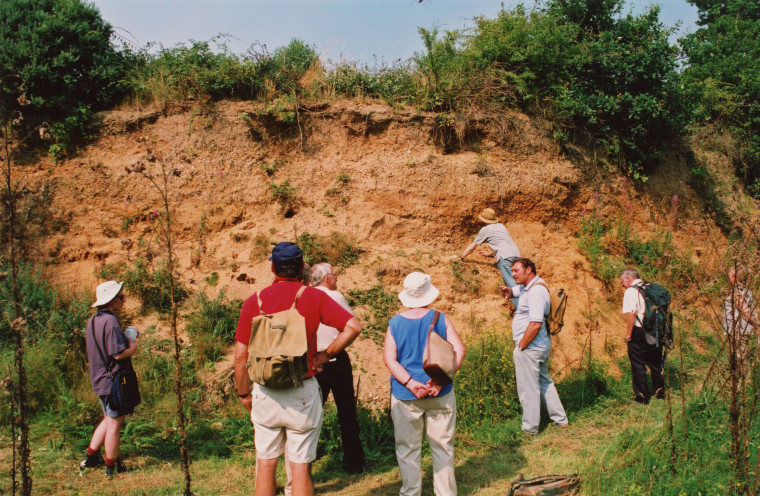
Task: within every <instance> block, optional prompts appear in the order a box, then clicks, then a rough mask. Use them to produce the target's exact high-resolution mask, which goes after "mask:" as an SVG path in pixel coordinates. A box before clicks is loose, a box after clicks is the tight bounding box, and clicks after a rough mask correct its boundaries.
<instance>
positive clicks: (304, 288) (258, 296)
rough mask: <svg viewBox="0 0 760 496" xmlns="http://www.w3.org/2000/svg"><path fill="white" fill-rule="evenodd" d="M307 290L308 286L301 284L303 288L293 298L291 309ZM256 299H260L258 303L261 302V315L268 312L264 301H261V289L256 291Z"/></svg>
mask: <svg viewBox="0 0 760 496" xmlns="http://www.w3.org/2000/svg"><path fill="white" fill-rule="evenodd" d="M305 290H306V286H301V288H300V289H299V290H298V292H297V293H296V298H295V299H294V300H293V304H292V305H291V306H290V308H291V309H293V308H295V307H296V303H298V298H300V297H301V295H302V294H303V292H304V291H305ZM256 299H257V300H258V304H259V315H266V313H264V303H263V302H262V301H261V291H259V292H258V293H256Z"/></svg>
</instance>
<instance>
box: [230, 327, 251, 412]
mask: <svg viewBox="0 0 760 496" xmlns="http://www.w3.org/2000/svg"><path fill="white" fill-rule="evenodd" d="M247 361H248V345H245V344H243V343H241V342H240V341H235V361H234V362H233V363H234V373H235V387H236V389H237V394H238V398H240V403H242V404H243V406H244V407H245V409H246V410H248V411H249V412H250V411H251V400H252V397H251V390H250V386H249V385H248V371H247V370H246V368H245V363H246V362H247ZM241 395H245V396H241Z"/></svg>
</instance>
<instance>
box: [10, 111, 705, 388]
mask: <svg viewBox="0 0 760 496" xmlns="http://www.w3.org/2000/svg"><path fill="white" fill-rule="evenodd" d="M307 107H308V106H307ZM262 109H263V107H262V106H261V105H260V104H253V103H250V102H225V103H219V104H217V105H215V106H214V107H213V108H203V109H201V108H200V107H197V106H193V105H190V104H188V105H187V106H182V105H173V106H170V107H165V108H162V109H129V110H123V111H112V112H109V113H104V114H101V115H99V116H98V126H99V130H100V137H99V138H98V139H97V140H96V141H94V142H93V143H92V144H91V145H90V146H88V147H87V149H86V150H83V151H82V152H81V154H80V155H79V156H78V157H75V158H72V159H70V160H66V161H64V162H63V163H61V164H58V165H54V164H52V163H50V162H49V161H47V160H43V161H41V162H39V163H38V164H35V165H34V166H28V165H27V166H25V168H24V171H23V172H24V174H25V178H26V179H25V180H26V181H28V182H29V184H30V185H32V189H34V188H40V187H42V185H43V184H47V185H48V187H49V188H50V190H51V191H52V192H53V200H52V209H51V212H52V215H53V216H54V217H55V218H56V219H57V222H58V224H60V225H61V226H63V227H61V228H59V232H58V233H57V234H53V235H51V236H50V237H48V238H45V239H43V240H42V241H41V242H40V243H38V245H37V246H36V249H37V250H38V251H37V253H36V257H37V258H39V259H41V260H42V261H45V262H47V263H48V265H47V268H46V270H47V271H48V272H49V274H50V275H52V276H53V277H54V279H55V280H57V281H59V282H60V283H64V284H67V285H68V286H70V287H72V288H73V289H76V290H82V289H87V288H94V286H95V285H96V284H97V283H98V282H99V279H98V273H99V269H100V268H101V267H102V265H103V264H105V263H108V264H118V263H123V262H126V263H131V262H132V261H133V260H134V259H135V258H136V257H138V256H139V255H140V254H141V253H142V252H143V250H144V248H143V246H144V243H146V242H148V243H150V244H151V245H152V246H153V249H154V250H157V251H158V252H160V251H161V249H162V247H161V244H160V242H157V241H156V238H157V234H158V225H157V223H156V218H157V216H159V215H160V212H161V211H162V203H161V198H160V196H159V194H158V191H157V189H156V188H155V187H154V185H153V184H151V181H150V180H149V178H148V177H146V175H147V176H150V177H152V178H153V179H154V180H156V181H158V183H159V184H163V183H162V178H161V168H162V166H163V167H164V168H165V170H166V171H167V176H168V182H167V184H168V191H169V195H168V196H169V201H170V205H171V207H172V209H173V213H174V220H175V229H176V232H177V233H178V246H177V249H178V253H179V261H180V266H181V269H180V270H181V274H182V278H183V280H184V281H185V283H186V284H187V285H188V286H189V287H190V288H191V289H192V290H193V291H195V292H200V291H206V292H207V293H208V294H210V295H215V294H216V292H218V291H219V289H220V288H222V287H226V288H227V289H226V294H227V296H228V297H234V298H240V299H244V298H247V297H248V296H249V295H251V293H252V292H253V291H255V290H256V289H257V288H260V287H262V286H264V285H266V284H268V282H269V281H270V280H271V277H272V274H271V272H270V269H269V263H268V262H267V261H266V255H265V252H266V246H267V245H266V243H267V242H276V241H281V240H293V239H294V237H296V236H298V235H299V234H301V233H304V232H307V233H311V234H322V235H326V234H329V233H331V232H333V231H336V232H340V233H343V234H346V235H349V236H351V237H352V238H353V239H355V240H356V242H357V243H358V245H359V246H360V247H361V248H362V249H363V250H364V253H363V254H362V255H361V257H360V259H359V262H358V263H357V264H355V265H353V266H351V267H349V268H348V269H347V270H345V272H344V274H343V275H342V276H341V279H340V281H339V284H340V287H341V288H340V289H342V290H344V291H346V290H349V289H354V288H358V289H367V288H370V287H372V286H375V285H377V284H378V283H379V282H382V283H383V284H385V285H386V287H387V288H388V289H389V290H390V291H398V290H399V289H400V285H401V281H402V280H403V277H404V276H405V275H406V274H407V273H408V272H409V271H412V270H423V271H425V272H428V273H430V274H431V275H432V277H433V281H434V283H435V284H436V285H437V286H438V287H439V288H440V289H441V297H440V300H439V303H438V306H439V307H440V308H441V309H442V310H444V311H446V312H448V313H449V314H450V315H451V316H452V318H453V321H454V323H455V325H456V326H457V327H458V328H459V329H460V331H461V332H463V333H464V334H468V333H472V332H473V330H474V329H476V328H477V329H483V328H488V327H494V328H497V329H500V330H502V331H503V332H509V329H510V321H511V319H510V318H509V308H508V306H507V305H505V304H504V303H503V300H502V299H501V298H500V296H499V291H498V286H499V284H500V277H499V274H498V271H497V270H496V268H495V267H493V265H492V263H491V262H492V259H490V258H486V257H483V256H481V255H478V254H477V253H475V254H474V255H471V256H470V257H469V259H468V261H467V262H466V263H465V264H464V265H462V266H461V267H454V266H452V262H451V260H450V259H449V256H450V255H451V254H455V253H460V252H461V250H462V249H463V248H464V246H466V245H467V244H468V243H469V242H470V240H471V239H472V236H474V234H475V233H476V232H477V230H478V228H479V227H480V223H479V222H478V221H477V220H476V218H475V214H476V213H478V212H479V211H480V210H481V209H482V208H485V207H492V208H494V209H495V210H496V211H497V213H498V215H499V216H500V217H501V218H502V219H503V220H504V221H505V224H506V225H507V227H508V229H509V231H510V233H511V234H512V236H513V238H514V239H515V241H516V242H517V244H518V246H519V247H520V249H521V251H522V253H523V255H524V256H528V257H530V258H532V259H534V260H535V261H536V264H537V266H538V269H539V273H540V274H541V275H542V276H543V277H544V278H545V279H546V280H547V281H548V282H549V284H550V286H552V287H554V288H566V289H570V290H571V291H572V293H571V300H570V306H569V308H568V311H567V315H566V326H565V330H564V331H563V333H562V334H560V335H559V336H558V337H557V339H556V340H555V352H554V360H553V368H554V369H555V372H556V373H559V374H561V373H563V372H564V371H567V370H569V369H570V368H571V367H574V366H577V365H578V364H579V363H580V360H581V358H582V355H583V349H584V347H585V346H586V343H587V342H588V340H589V339H591V341H592V343H593V346H594V347H595V348H596V349H597V350H599V349H602V348H606V349H607V350H608V351H609V350H610V349H613V350H615V349H616V348H615V345H610V344H609V343H608V342H615V343H617V342H618V341H621V340H620V336H621V332H622V325H623V321H622V318H621V317H620V316H619V315H618V314H617V313H616V312H609V311H608V310H609V309H610V308H611V304H610V303H609V302H607V301H606V299H605V298H603V297H602V293H601V285H600V282H599V281H598V280H596V279H595V278H594V277H593V276H592V275H591V272H590V269H589V264H588V262H587V261H586V259H585V258H584V257H583V256H582V255H581V254H580V252H579V251H578V248H577V243H576V239H575V234H576V232H577V230H578V228H579V226H580V219H581V216H582V215H583V213H584V212H586V213H588V212H591V211H599V212H604V213H606V214H610V213H612V212H620V214H621V215H625V216H627V217H628V218H629V219H630V220H631V221H632V222H633V223H634V224H635V225H642V226H648V227H649V228H650V230H651V228H652V226H655V225H657V224H658V223H662V224H663V225H664V226H665V227H667V222H668V217H667V216H668V209H669V208H670V205H671V204H670V198H671V195H673V194H678V195H679V198H680V202H681V203H680V204H681V205H682V207H681V210H682V212H690V211H699V208H688V207H687V208H684V207H683V206H688V205H691V204H696V203H697V200H696V199H695V198H694V195H693V194H692V193H691V191H690V190H689V189H688V188H687V187H686V186H685V185H684V183H683V181H682V180H681V179H680V178H679V177H678V174H679V172H678V170H679V169H678V167H679V166H678V164H677V162H675V161H674V163H673V164H671V165H672V167H671V168H670V170H671V172H670V173H669V174H670V176H662V177H660V178H654V180H653V181H651V182H650V186H649V193H648V194H646V195H642V194H641V193H634V192H633V191H632V188H631V187H630V184H628V183H627V182H626V181H625V180H621V179H620V178H618V177H615V176H611V175H609V174H608V175H603V174H601V173H600V172H598V171H595V170H593V169H590V168H589V167H587V166H583V165H582V164H583V162H584V160H583V159H582V158H580V159H577V160H576V162H577V163H579V164H581V165H574V164H573V163H571V162H570V161H569V160H567V159H566V158H563V157H562V156H561V155H560V154H559V153H558V150H557V149H556V147H555V145H554V144H553V142H552V140H551V139H549V138H547V136H550V133H549V132H548V131H546V130H543V129H542V128H541V126H540V125H539V124H537V123H535V122H531V120H530V119H528V118H527V117H525V116H523V115H519V114H514V115H505V116H504V118H503V120H502V125H501V126H500V127H499V126H493V125H489V124H486V123H480V122H478V121H477V120H474V121H471V122H470V123H469V124H468V126H469V127H468V129H466V130H461V129H459V131H460V132H459V134H457V132H456V131H457V128H456V126H449V127H445V126H444V127H442V126H441V124H440V122H438V121H436V118H435V116H434V115H427V114H421V113H418V112H414V111H407V110H398V109H394V108H391V107H388V106H386V105H384V104H378V103H358V102H338V103H336V104H334V105H331V106H325V105H314V106H313V107H310V108H304V109H302V111H301V112H300V113H299V115H298V116H297V119H296V121H295V123H293V124H289V123H288V122H286V121H284V120H283V119H282V118H281V117H282V116H276V115H275V116H272V115H269V114H265V113H264V112H263V111H262ZM459 136H461V137H462V140H460V139H459ZM445 152H446V153H445ZM673 160H674V159H673ZM262 164H263V165H262ZM285 181H288V183H287V184H288V185H289V186H291V187H292V188H293V190H290V191H291V192H292V193H293V194H294V196H293V197H292V198H291V199H290V200H291V201H290V202H289V204H287V205H285V206H283V205H282V203H281V202H277V201H275V198H273V196H272V191H273V190H272V187H273V186H272V185H276V186H280V187H281V189H280V191H288V189H287V188H284V189H283V188H282V186H283V184H284V183H285ZM679 215H680V217H679V226H680V227H679V232H677V233H676V239H677V241H678V240H679V239H681V238H682V239H690V240H691V242H692V243H696V244H697V245H699V243H700V242H702V241H700V235H699V233H698V232H697V231H696V228H692V227H694V226H696V224H697V221H696V217H695V218H694V219H692V218H690V217H689V214H688V213H681V214H679ZM692 224H693V225H692ZM262 243H263V246H264V247H265V248H264V249H262V248H261V246H262ZM697 253H699V252H698V251H697ZM213 273H217V274H218V276H219V278H218V280H219V282H218V284H216V285H214V286H210V285H209V283H208V282H207V278H209V277H210V276H211V275H212V274H213ZM191 301H192V300H191ZM189 305H192V303H189ZM128 309H129V310H131V312H132V314H131V315H130V318H131V319H133V321H134V322H136V324H137V325H138V327H143V328H144V327H145V326H147V325H150V324H157V331H156V332H165V331H166V329H167V327H168V326H167V324H166V323H164V322H161V321H160V320H159V319H158V317H157V316H155V315H148V316H144V315H139V314H138V312H137V310H138V304H137V302H136V301H135V300H134V299H130V303H129V306H128ZM187 309H188V308H186V310H187ZM600 309H604V310H605V311H604V312H600ZM584 313H585V315H586V317H584ZM592 315H593V316H594V317H593V321H594V322H593V323H592V320H591V319H589V318H587V317H588V316H592ZM621 343H622V341H621ZM617 350H618V351H617V352H616V353H618V354H620V353H623V347H622V346H621V345H618V347H617ZM352 353H353V354H354V355H355V356H357V355H358V356H357V357H356V366H357V369H358V372H359V373H358V376H359V380H360V381H361V385H360V388H359V389H360V396H362V397H363V399H364V400H365V401H369V402H374V401H378V402H380V401H385V399H386V398H387V372H386V371H385V368H384V367H383V365H382V360H381V354H380V352H379V347H378V345H377V344H376V343H375V342H374V341H372V340H371V339H363V340H360V341H359V342H358V343H356V344H355V345H354V346H353V347H352ZM228 367H229V360H228V361H227V362H226V363H224V364H221V365H220V366H219V367H217V371H218V372H219V374H220V376H224V374H225V371H228Z"/></svg>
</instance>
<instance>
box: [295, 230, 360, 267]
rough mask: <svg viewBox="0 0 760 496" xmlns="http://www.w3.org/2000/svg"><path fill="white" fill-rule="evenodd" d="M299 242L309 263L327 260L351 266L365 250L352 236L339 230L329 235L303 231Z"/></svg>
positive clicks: (342, 265)
mask: <svg viewBox="0 0 760 496" xmlns="http://www.w3.org/2000/svg"><path fill="white" fill-rule="evenodd" d="M297 243H298V246H300V247H301V249H302V250H303V257H304V262H306V263H307V264H309V265H314V264H318V263H322V262H327V263H329V264H332V265H337V266H339V267H350V266H351V265H353V264H355V263H356V261H357V260H358V259H359V256H360V255H361V254H362V253H363V252H364V250H362V249H361V247H359V245H357V244H356V242H355V241H354V240H353V239H352V238H351V237H349V236H347V235H345V234H343V233H339V232H337V231H333V232H331V233H330V234H329V235H327V236H321V235H319V234H309V233H302V234H301V235H300V236H298V241H297Z"/></svg>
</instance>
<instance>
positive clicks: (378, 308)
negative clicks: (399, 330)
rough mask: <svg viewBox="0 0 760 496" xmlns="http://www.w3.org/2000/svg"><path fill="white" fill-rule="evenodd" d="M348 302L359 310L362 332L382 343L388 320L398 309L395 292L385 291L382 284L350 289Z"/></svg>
mask: <svg viewBox="0 0 760 496" xmlns="http://www.w3.org/2000/svg"><path fill="white" fill-rule="evenodd" d="M346 300H347V301H348V304H349V305H351V307H352V308H353V309H354V310H356V309H357V308H359V309H360V310H361V315H360V320H361V321H362V324H363V330H362V333H363V334H364V335H366V336H369V337H370V338H371V339H372V340H373V341H375V342H376V343H378V344H382V343H383V340H384V339H385V331H386V330H387V329H388V321H390V320H391V317H393V315H394V314H395V313H396V312H397V311H398V307H399V303H398V297H397V296H396V294H395V293H392V292H389V291H386V290H385V288H383V286H382V285H379V284H378V285H377V286H373V287H371V288H369V289H364V290H362V289H352V290H350V291H349V292H348V295H347V297H346Z"/></svg>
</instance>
